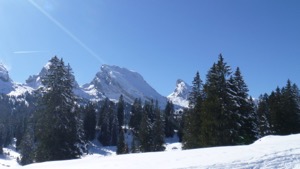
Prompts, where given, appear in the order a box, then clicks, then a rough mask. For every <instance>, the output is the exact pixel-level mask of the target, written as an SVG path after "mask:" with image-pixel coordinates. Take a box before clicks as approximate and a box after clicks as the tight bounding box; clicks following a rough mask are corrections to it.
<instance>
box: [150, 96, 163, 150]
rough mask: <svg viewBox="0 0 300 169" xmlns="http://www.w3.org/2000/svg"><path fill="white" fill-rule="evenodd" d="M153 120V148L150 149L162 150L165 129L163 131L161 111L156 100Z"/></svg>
mask: <svg viewBox="0 0 300 169" xmlns="http://www.w3.org/2000/svg"><path fill="white" fill-rule="evenodd" d="M154 111H155V121H154V124H153V132H152V137H153V148H152V151H164V150H165V147H164V146H163V144H164V143H165V131H164V124H163V121H162V116H161V112H160V110H159V107H158V102H157V101H156V103H155V108H154Z"/></svg>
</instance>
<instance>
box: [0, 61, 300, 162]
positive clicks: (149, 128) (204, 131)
mask: <svg viewBox="0 0 300 169" xmlns="http://www.w3.org/2000/svg"><path fill="white" fill-rule="evenodd" d="M176 85H177V87H176V89H175V91H174V92H173V93H172V94H171V95H169V96H168V98H169V101H167V98H165V97H163V96H161V95H160V94H158V93H157V92H156V91H155V90H154V89H153V88H152V87H151V86H150V85H148V84H147V83H146V82H145V81H144V79H143V78H142V76H141V75H139V74H138V73H136V72H132V71H129V70H127V69H124V68H120V67H116V66H108V65H103V66H102V67H101V71H100V72H99V73H97V74H96V77H95V78H94V79H93V81H92V82H91V83H89V84H86V85H84V86H82V87H80V86H79V85H78V84H77V82H76V81H75V77H74V75H73V72H72V69H71V67H70V66H69V65H66V64H65V63H64V61H63V60H62V59H59V58H58V57H53V58H51V60H50V61H49V63H48V64H47V65H46V66H45V67H44V68H43V69H42V71H41V73H40V74H38V75H35V76H31V77H30V78H29V79H28V80H27V82H26V84H24V85H20V84H15V83H14V82H13V81H12V80H11V79H10V78H9V76H8V71H7V70H6V69H5V67H3V66H0V93H1V94H0V154H2V153H3V151H2V148H3V147H5V146H7V145H9V144H11V143H12V140H13V138H16V140H17V142H16V147H17V149H18V151H19V152H20V153H21V158H20V159H19V163H20V164H22V165H26V164H30V163H33V162H43V161H52V160H65V159H75V158H79V157H80V156H82V155H83V154H84V153H88V148H87V145H88V144H89V142H90V141H92V140H95V139H96V140H97V141H99V143H101V144H102V145H103V146H116V147H117V154H124V153H136V152H153V151H163V150H164V149H165V147H164V140H165V138H166V137H173V136H178V138H179V140H180V141H181V142H182V144H183V147H184V148H185V149H191V148H201V147H211V146H223V145H243V144H250V143H252V142H253V141H255V140H256V139H258V138H261V137H263V136H265V135H269V134H278V135H288V134H293V133H299V132H300V92H299V89H298V87H297V85H296V84H293V83H292V82H291V81H290V80H288V81H287V84H286V86H284V87H283V88H279V87H277V88H276V90H275V91H273V92H271V93H270V94H262V95H261V96H260V97H259V99H258V100H254V99H252V98H251V96H249V94H248V87H247V85H246V83H245V81H244V79H243V76H242V73H241V70H240V68H236V69H235V71H233V72H232V69H231V67H230V66H229V65H228V64H227V63H226V62H225V61H224V58H223V57H222V55H220V56H219V58H218V61H217V62H216V63H214V64H213V65H212V67H211V68H210V69H209V71H208V73H207V75H206V80H205V83H203V81H202V80H201V78H200V75H199V72H196V75H195V78H194V79H193V81H192V85H191V86H188V85H187V84H186V83H184V82H183V81H181V80H178V81H177V84H176ZM172 101H173V102H174V103H176V105H174V104H173V102H172ZM178 106H180V107H181V109H180V110H181V111H180V113H179V112H178V111H175V108H176V107H178ZM126 134H130V135H132V138H130V140H128V139H127V138H125V135H126ZM128 142H130V144H128Z"/></svg>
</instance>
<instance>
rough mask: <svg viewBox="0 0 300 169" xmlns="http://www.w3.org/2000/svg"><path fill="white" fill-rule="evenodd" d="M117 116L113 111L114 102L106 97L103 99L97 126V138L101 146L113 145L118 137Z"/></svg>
mask: <svg viewBox="0 0 300 169" xmlns="http://www.w3.org/2000/svg"><path fill="white" fill-rule="evenodd" d="M118 124H119V122H118V118H117V113H116V111H115V104H114V103H113V102H112V101H110V100H109V99H108V98H106V99H105V101H104V104H103V106H102V108H101V111H100V119H99V122H98V126H99V128H100V135H99V137H98V140H99V141H100V143H101V144H102V145H103V146H115V145H117V139H118V129H119V126H118Z"/></svg>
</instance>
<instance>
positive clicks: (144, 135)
mask: <svg viewBox="0 0 300 169" xmlns="http://www.w3.org/2000/svg"><path fill="white" fill-rule="evenodd" d="M150 107H151V104H150V103H149V102H146V103H145V105H144V112H143V115H142V120H141V124H140V130H139V133H138V139H139V142H140V151H141V152H150V151H152V143H153V137H152V136H153V134H152V124H151V120H150V118H149V116H150V114H152V112H150V111H152V108H150Z"/></svg>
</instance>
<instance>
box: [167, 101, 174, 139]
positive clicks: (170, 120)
mask: <svg viewBox="0 0 300 169" xmlns="http://www.w3.org/2000/svg"><path fill="white" fill-rule="evenodd" d="M164 114H165V135H166V137H173V136H174V130H175V125H174V123H175V119H174V105H173V103H172V102H171V101H168V102H167V105H166V108H165V111H164Z"/></svg>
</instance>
